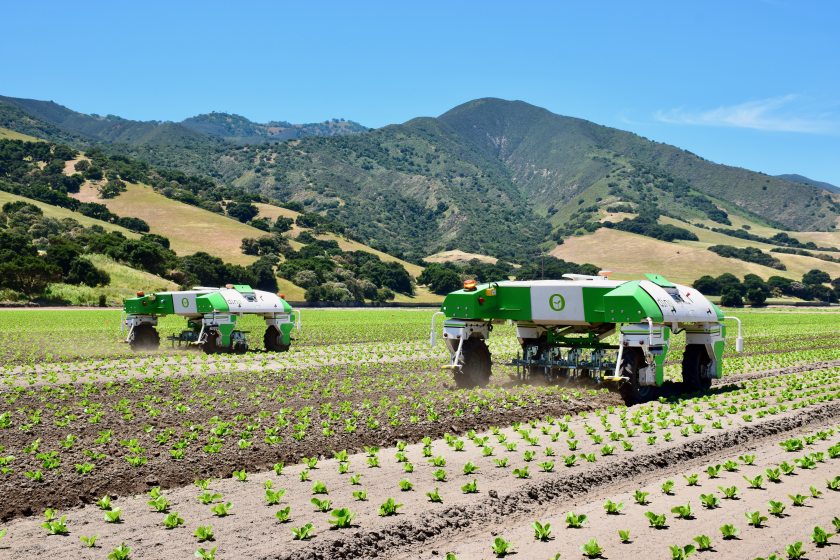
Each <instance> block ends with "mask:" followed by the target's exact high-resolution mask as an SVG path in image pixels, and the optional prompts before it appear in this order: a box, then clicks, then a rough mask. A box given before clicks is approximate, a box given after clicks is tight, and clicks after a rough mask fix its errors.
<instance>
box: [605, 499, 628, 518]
mask: <svg viewBox="0 0 840 560" xmlns="http://www.w3.org/2000/svg"><path fill="white" fill-rule="evenodd" d="M623 508H624V504H623V503H621V502H614V501H612V500H607V501H606V502H604V511H606V512H607V515H619V514H620V513H621V510H622V509H623Z"/></svg>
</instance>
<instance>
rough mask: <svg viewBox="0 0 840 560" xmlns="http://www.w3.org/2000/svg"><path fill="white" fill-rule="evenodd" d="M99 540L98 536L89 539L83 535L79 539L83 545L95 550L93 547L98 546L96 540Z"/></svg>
mask: <svg viewBox="0 0 840 560" xmlns="http://www.w3.org/2000/svg"><path fill="white" fill-rule="evenodd" d="M98 538H99V536H98V535H91V536H89V537H88V536H85V535H82V536H80V537H79V540H80V541H82V544H83V545H85V546H86V547H88V548H93V547H95V546H96V540H97V539H98Z"/></svg>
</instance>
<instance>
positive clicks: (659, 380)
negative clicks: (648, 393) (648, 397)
mask: <svg viewBox="0 0 840 560" xmlns="http://www.w3.org/2000/svg"><path fill="white" fill-rule="evenodd" d="M662 336H663V338H664V339H665V345H664V352H662V353H661V354H659V355H658V356H654V357H653V364H654V366H655V367H654V375H655V379H656V386H657V387H659V386H660V385H662V384H663V383H664V382H665V359H666V358H667V357H668V350H669V349H670V348H671V329H669V328H668V327H663V330H662Z"/></svg>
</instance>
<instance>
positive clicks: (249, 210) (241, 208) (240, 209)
mask: <svg viewBox="0 0 840 560" xmlns="http://www.w3.org/2000/svg"><path fill="white" fill-rule="evenodd" d="M227 213H228V216H230V217H231V218H235V219H237V220H239V221H240V222H242V223H243V224H244V223H246V222H248V221H250V220H252V219H254V218H255V217H256V216H257V214H259V213H260V211H259V209H257V207H256V206H254V205H253V204H251V203H250V202H234V203H232V204H230V205H228V207H227Z"/></svg>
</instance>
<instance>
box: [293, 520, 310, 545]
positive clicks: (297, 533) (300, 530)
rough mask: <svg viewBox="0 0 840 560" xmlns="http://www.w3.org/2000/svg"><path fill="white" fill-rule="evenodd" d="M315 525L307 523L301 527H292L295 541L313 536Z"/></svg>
mask: <svg viewBox="0 0 840 560" xmlns="http://www.w3.org/2000/svg"><path fill="white" fill-rule="evenodd" d="M314 528H315V526H314V525H312V523H307V524H306V525H304V526H303V527H292V535H293V536H294V539H295V540H296V541H305V540H308V539H311V538H312V537H313V536H315V532H314Z"/></svg>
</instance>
